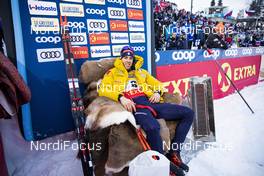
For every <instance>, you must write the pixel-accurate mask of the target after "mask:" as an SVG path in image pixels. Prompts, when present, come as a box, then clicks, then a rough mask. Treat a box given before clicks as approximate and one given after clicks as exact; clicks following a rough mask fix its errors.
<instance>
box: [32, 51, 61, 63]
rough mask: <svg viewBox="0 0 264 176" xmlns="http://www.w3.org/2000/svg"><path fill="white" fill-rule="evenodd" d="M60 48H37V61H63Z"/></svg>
mask: <svg viewBox="0 0 264 176" xmlns="http://www.w3.org/2000/svg"><path fill="white" fill-rule="evenodd" d="M62 53H63V50H62V48H48V49H37V57H38V62H40V63H42V62H55V61H63V60H64V57H63V54H62Z"/></svg>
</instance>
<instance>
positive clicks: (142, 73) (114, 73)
mask: <svg viewBox="0 0 264 176" xmlns="http://www.w3.org/2000/svg"><path fill="white" fill-rule="evenodd" d="M135 59H136V64H135V71H134V74H135V78H136V80H137V83H138V85H139V87H140V88H141V90H142V91H143V92H144V93H145V95H146V96H147V97H151V96H152V95H153V94H154V93H155V92H156V91H160V92H161V94H162V93H163V87H162V83H161V82H160V81H158V80H157V79H155V78H154V77H153V76H151V75H150V74H149V73H148V72H147V71H146V70H144V69H141V67H142V65H143V62H144V60H143V58H142V57H140V56H138V55H135ZM127 81H128V72H127V70H126V68H125V67H124V65H123V63H122V61H121V59H120V58H117V59H116V60H115V63H114V68H112V69H110V70H109V71H108V72H107V73H106V74H105V75H104V78H103V80H102V82H101V83H100V86H99V90H98V93H99V96H105V97H108V98H110V99H112V100H115V101H118V97H119V95H120V94H121V95H123V93H124V91H125V88H126V84H127ZM161 101H162V100H161Z"/></svg>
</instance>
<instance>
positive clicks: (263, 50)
mask: <svg viewBox="0 0 264 176" xmlns="http://www.w3.org/2000/svg"><path fill="white" fill-rule="evenodd" d="M263 53H264V48H263V47H260V48H256V54H263Z"/></svg>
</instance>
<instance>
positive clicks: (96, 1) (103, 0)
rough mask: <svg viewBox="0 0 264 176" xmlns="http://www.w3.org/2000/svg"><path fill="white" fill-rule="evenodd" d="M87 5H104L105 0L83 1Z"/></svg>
mask: <svg viewBox="0 0 264 176" xmlns="http://www.w3.org/2000/svg"><path fill="white" fill-rule="evenodd" d="M84 2H85V3H87V4H97V5H105V0H84Z"/></svg>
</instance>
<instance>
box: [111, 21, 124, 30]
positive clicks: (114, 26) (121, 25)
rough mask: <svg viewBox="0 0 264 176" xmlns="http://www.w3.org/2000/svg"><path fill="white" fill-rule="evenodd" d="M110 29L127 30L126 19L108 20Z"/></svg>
mask: <svg viewBox="0 0 264 176" xmlns="http://www.w3.org/2000/svg"><path fill="white" fill-rule="evenodd" d="M110 30H111V31H128V26H127V21H124V20H110Z"/></svg>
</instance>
